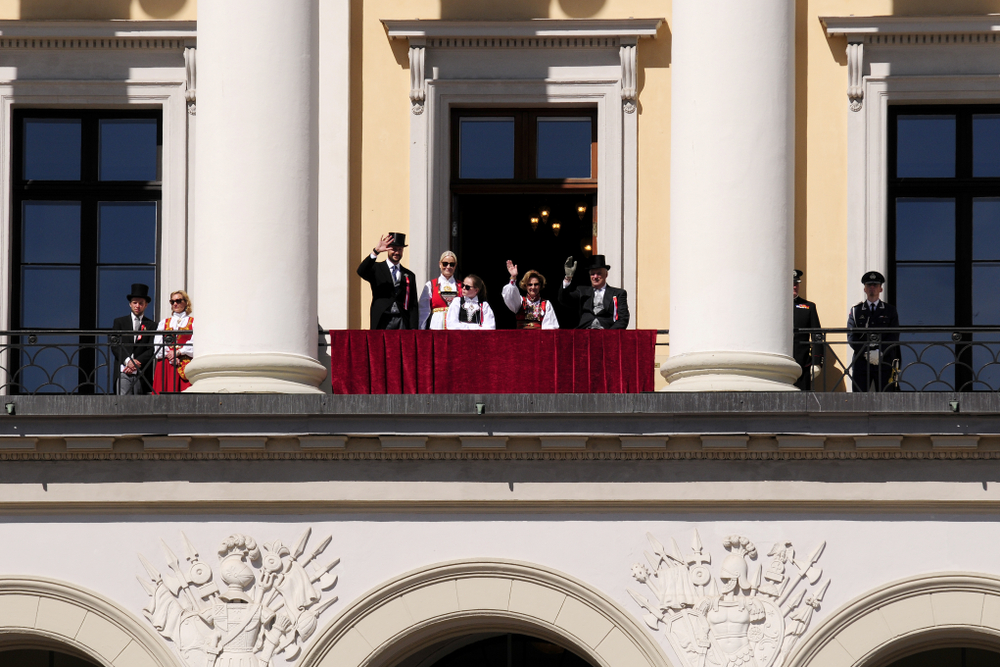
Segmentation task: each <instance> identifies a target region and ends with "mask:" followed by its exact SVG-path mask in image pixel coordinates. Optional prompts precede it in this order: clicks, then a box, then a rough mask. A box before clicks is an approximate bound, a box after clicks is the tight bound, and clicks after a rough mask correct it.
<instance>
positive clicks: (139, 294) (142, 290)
mask: <svg viewBox="0 0 1000 667" xmlns="http://www.w3.org/2000/svg"><path fill="white" fill-rule="evenodd" d="M125 298H126V299H128V300H129V301H131V300H132V299H145V300H146V303H149V302H150V301H152V299H151V298H149V285H143V284H142V283H132V289H131V290H130V291H129V293H128V296H126V297H125Z"/></svg>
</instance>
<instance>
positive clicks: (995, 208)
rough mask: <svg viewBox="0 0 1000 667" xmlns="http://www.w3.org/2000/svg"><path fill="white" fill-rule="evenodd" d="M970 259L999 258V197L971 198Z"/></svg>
mask: <svg viewBox="0 0 1000 667" xmlns="http://www.w3.org/2000/svg"><path fill="white" fill-rule="evenodd" d="M972 259H976V260H980V259H995V260H1000V199H997V198H995V197H989V198H981V199H973V200H972Z"/></svg>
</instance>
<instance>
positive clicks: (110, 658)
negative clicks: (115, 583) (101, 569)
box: [0, 576, 185, 667]
mask: <svg viewBox="0 0 1000 667" xmlns="http://www.w3.org/2000/svg"><path fill="white" fill-rule="evenodd" d="M29 644H30V645H36V646H47V647H50V648H58V647H64V648H65V649H68V652H76V653H79V654H82V655H84V656H87V657H88V658H89V659H91V660H93V661H95V662H97V663H98V664H100V665H105V666H106V667H185V665H184V664H183V663H182V662H181V661H180V659H179V658H178V657H176V656H175V655H174V654H173V653H172V652H171V651H170V649H169V648H168V647H167V646H166V645H165V644H164V643H163V642H162V641H161V640H160V638H159V637H157V636H156V635H155V634H153V631H152V630H151V629H149V628H148V627H147V624H146V623H144V622H142V621H140V620H139V619H137V618H136V617H135V616H133V615H132V614H131V613H129V612H128V611H126V610H125V609H123V608H121V607H119V606H118V605H117V604H115V603H114V602H112V601H111V600H109V599H107V598H105V597H103V596H101V595H98V594H97V593H94V592H93V591H89V590H87V589H85V588H82V587H80V586H76V585H74V584H71V583H68V582H64V581H57V580H55V579H47V578H42V577H23V576H0V646H4V645H9V646H11V647H14V646H17V647H19V648H20V647H23V646H25V645H29Z"/></svg>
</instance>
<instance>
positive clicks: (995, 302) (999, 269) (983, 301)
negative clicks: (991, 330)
mask: <svg viewBox="0 0 1000 667" xmlns="http://www.w3.org/2000/svg"><path fill="white" fill-rule="evenodd" d="M998 285H1000V263H997V264H994V263H989V264H975V265H973V267H972V324H973V325H983V326H988V325H992V326H996V325H1000V289H997V286H998Z"/></svg>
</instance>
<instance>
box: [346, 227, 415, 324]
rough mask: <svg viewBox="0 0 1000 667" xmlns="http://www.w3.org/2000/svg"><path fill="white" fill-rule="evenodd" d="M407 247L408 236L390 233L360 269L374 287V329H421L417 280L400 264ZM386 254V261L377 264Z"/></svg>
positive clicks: (360, 272) (366, 258)
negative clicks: (381, 256) (382, 254)
mask: <svg viewBox="0 0 1000 667" xmlns="http://www.w3.org/2000/svg"><path fill="white" fill-rule="evenodd" d="M405 247H406V235H405V234H400V233H399V232H389V233H388V234H385V235H383V236H382V238H380V239H379V242H378V245H376V246H375V248H374V249H373V250H372V252H371V254H370V255H368V256H367V257H365V258H364V260H363V261H362V262H361V265H360V266H358V275H359V276H361V277H362V278H364V279H365V280H367V281H368V283H369V284H370V285H371V288H372V307H371V328H372V329H419V328H420V319H419V317H420V306H419V303H418V302H417V277H416V275H415V274H414V273H413V272H412V271H410V270H409V269H407V268H405V267H404V266H403V265H402V264H401V263H400V262H401V261H402V260H403V248H405ZM383 252H384V253H386V260H385V261H384V262H376V261H375V260H377V259H378V256H379V255H380V254H381V253H383Z"/></svg>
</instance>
